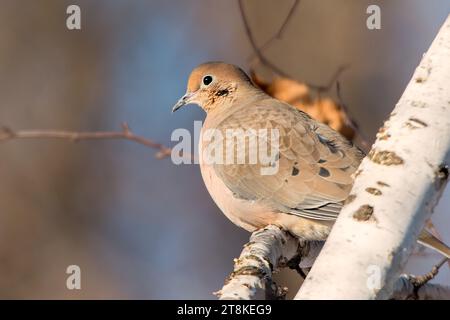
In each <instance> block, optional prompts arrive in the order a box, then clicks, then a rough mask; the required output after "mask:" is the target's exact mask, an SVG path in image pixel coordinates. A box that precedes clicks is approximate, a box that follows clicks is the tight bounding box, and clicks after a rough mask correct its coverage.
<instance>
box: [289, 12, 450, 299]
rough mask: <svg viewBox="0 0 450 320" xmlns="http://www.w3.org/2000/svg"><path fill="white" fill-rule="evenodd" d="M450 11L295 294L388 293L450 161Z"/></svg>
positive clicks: (345, 296) (374, 296)
mask: <svg viewBox="0 0 450 320" xmlns="http://www.w3.org/2000/svg"><path fill="white" fill-rule="evenodd" d="M449 84H450V16H449V17H448V18H447V20H446V22H445V23H444V25H443V27H442V28H441V30H440V31H439V33H438V35H437V36H436V38H435V40H434V41H433V43H432V45H431V47H430V49H429V50H428V52H427V53H426V55H425V56H424V57H423V59H422V61H421V62H420V65H419V66H418V68H417V69H416V71H415V73H414V75H413V77H412V79H411V81H410V83H409V84H408V86H407V88H406V90H405V92H404V93H403V95H402V97H401V99H400V101H399V102H398V104H397V105H396V107H395V109H394V110H393V112H392V113H391V115H390V118H389V119H388V120H387V121H386V122H385V124H384V126H383V127H382V128H381V129H380V131H379V133H378V135H377V140H376V142H375V144H374V145H373V146H372V150H371V151H370V153H369V155H368V156H367V157H366V158H365V159H364V160H363V162H362V164H361V166H360V168H359V170H358V171H357V174H356V179H355V184H354V186H353V189H352V192H351V196H350V197H349V199H348V200H347V204H346V205H345V206H344V208H343V210H342V212H341V213H340V215H339V218H338V219H337V222H336V224H335V225H334V227H333V229H332V231H331V234H330V236H329V238H328V240H327V242H326V244H325V246H324V248H323V250H322V252H321V253H320V255H319V257H318V258H317V260H316V263H315V264H314V266H313V268H312V270H311V271H310V273H309V274H308V277H307V279H306V280H305V282H304V283H303V285H302V287H301V288H300V290H299V292H298V294H297V296H296V299H387V298H390V297H391V295H392V293H393V289H394V288H393V287H394V284H395V282H396V280H397V279H398V278H399V275H400V273H401V271H402V270H403V267H404V265H405V263H406V261H407V259H408V257H409V255H410V253H411V249H412V247H413V245H414V244H415V242H416V240H417V237H418V235H419V232H420V231H421V229H422V228H423V226H424V224H425V220H426V219H427V218H428V217H429V216H430V215H431V213H432V211H433V208H434V207H435V205H436V203H437V202H438V200H439V197H440V195H441V193H442V191H443V189H444V188H445V185H446V182H447V179H448V166H447V165H448V164H449V163H450V88H449Z"/></svg>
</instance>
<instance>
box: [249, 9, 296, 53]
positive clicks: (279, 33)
mask: <svg viewBox="0 0 450 320" xmlns="http://www.w3.org/2000/svg"><path fill="white" fill-rule="evenodd" d="M299 4H300V0H295V1H294V3H293V4H292V7H291V9H289V12H288V14H287V16H286V18H285V19H284V21H283V23H282V24H281V27H280V28H279V29H278V31H277V32H276V33H275V34H274V35H273V36H272V37H270V38H269V39H268V40H267V41H266V42H265V43H264V44H263V45H262V46H261V47H260V48H259V51H261V52H262V51H264V50H265V49H266V48H267V47H269V46H270V45H271V44H272V42H273V41H274V40H280V39H281V37H282V35H283V33H284V31H285V30H286V27H287V25H288V24H289V22H290V21H291V18H292V16H293V15H294V12H295V10H296V9H297V7H298V5H299ZM241 12H242V7H241ZM255 54H256V53H255V52H254V53H253V55H252V56H251V57H250V59H253V56H254V55H255Z"/></svg>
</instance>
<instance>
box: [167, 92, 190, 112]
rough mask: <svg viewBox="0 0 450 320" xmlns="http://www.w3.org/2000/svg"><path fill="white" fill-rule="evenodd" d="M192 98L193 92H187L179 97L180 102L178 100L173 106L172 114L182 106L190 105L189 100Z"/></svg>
mask: <svg viewBox="0 0 450 320" xmlns="http://www.w3.org/2000/svg"><path fill="white" fill-rule="evenodd" d="M193 96H194V92H187V93H186V94H185V95H184V96H182V97H181V99H180V100H178V102H177V103H176V104H175V105H174V106H173V108H172V112H175V111H177V110H178V109H180V108H181V107H182V106H184V105H186V104H189V103H191V100H192V98H193Z"/></svg>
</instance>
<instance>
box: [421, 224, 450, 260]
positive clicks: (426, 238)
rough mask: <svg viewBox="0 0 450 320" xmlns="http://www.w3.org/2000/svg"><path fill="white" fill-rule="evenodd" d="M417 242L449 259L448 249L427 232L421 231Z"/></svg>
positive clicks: (449, 251) (449, 252)
mask: <svg viewBox="0 0 450 320" xmlns="http://www.w3.org/2000/svg"><path fill="white" fill-rule="evenodd" d="M417 242H418V243H420V244H422V245H424V246H425V247H428V248H430V249H433V250H435V251H437V252H439V253H440V254H442V255H443V256H445V257H447V258H448V259H450V248H449V247H448V246H447V245H446V244H445V243H443V242H442V241H441V240H439V239H438V238H436V237H435V236H433V235H432V234H431V233H430V232H429V231H427V230H425V229H423V230H422V232H421V233H420V235H419V238H418V239H417Z"/></svg>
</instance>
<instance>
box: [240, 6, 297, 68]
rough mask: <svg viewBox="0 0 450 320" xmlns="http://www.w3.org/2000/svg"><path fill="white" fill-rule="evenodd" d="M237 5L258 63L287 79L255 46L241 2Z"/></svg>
mask: <svg viewBox="0 0 450 320" xmlns="http://www.w3.org/2000/svg"><path fill="white" fill-rule="evenodd" d="M238 4H239V11H240V13H241V17H242V22H243V23H244V28H245V32H246V34H247V37H248V40H249V41H250V45H251V46H252V48H253V51H254V52H255V54H256V56H257V57H258V59H259V61H261V63H262V64H264V65H265V66H266V67H268V68H270V69H271V70H273V71H274V72H275V73H277V74H279V75H280V76H284V77H289V76H288V75H287V74H286V73H285V72H284V71H283V70H281V69H280V68H278V67H277V66H276V65H274V64H273V63H272V62H270V61H269V60H268V59H267V58H266V57H265V56H264V55H263V53H262V52H261V50H260V48H259V47H258V45H257V44H256V40H255V38H254V36H253V32H252V30H251V28H250V24H249V23H248V18H247V15H246V13H245V10H244V5H243V0H238Z"/></svg>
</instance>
